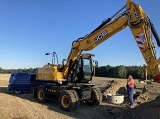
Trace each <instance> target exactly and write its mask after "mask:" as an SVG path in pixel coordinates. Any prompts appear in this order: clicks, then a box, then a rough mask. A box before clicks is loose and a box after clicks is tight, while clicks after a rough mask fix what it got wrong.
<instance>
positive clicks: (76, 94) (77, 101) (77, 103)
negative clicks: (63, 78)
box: [71, 90, 80, 109]
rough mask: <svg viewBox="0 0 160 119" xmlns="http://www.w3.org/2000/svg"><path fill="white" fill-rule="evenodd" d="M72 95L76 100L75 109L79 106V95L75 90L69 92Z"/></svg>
mask: <svg viewBox="0 0 160 119" xmlns="http://www.w3.org/2000/svg"><path fill="white" fill-rule="evenodd" d="M71 91H72V93H73V94H74V96H75V98H76V106H75V109H77V108H78V107H79V106H80V99H79V95H78V93H77V92H76V91H75V90H71Z"/></svg>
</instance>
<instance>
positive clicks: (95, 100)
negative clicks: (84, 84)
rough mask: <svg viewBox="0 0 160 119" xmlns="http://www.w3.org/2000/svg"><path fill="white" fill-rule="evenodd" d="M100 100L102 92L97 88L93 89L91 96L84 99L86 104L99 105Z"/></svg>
mask: <svg viewBox="0 0 160 119" xmlns="http://www.w3.org/2000/svg"><path fill="white" fill-rule="evenodd" d="M101 102H102V93H101V92H100V91H99V90H98V89H93V90H92V92H91V98H90V99H88V100H86V104H87V105H90V106H94V105H99V104H100V103H101Z"/></svg>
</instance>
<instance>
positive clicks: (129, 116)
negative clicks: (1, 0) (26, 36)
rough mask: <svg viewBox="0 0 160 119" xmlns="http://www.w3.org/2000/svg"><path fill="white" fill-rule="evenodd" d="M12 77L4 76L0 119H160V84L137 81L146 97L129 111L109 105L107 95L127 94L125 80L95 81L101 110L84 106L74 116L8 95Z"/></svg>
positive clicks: (0, 85) (29, 98)
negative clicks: (100, 100)
mask: <svg viewBox="0 0 160 119" xmlns="http://www.w3.org/2000/svg"><path fill="white" fill-rule="evenodd" d="M9 76H10V75H7V74H1V75H0V119H160V96H159V95H160V84H159V83H154V82H153V83H149V84H146V83H143V84H139V83H138V81H136V85H137V88H136V90H137V91H140V92H141V93H142V94H140V95H139V96H137V97H136V98H135V102H136V104H135V106H136V107H135V108H134V109H130V108H129V107H128V100H127V98H125V101H124V103H122V104H120V105H115V104H109V103H107V101H106V97H105V96H106V95H107V93H119V94H124V95H125V94H126V90H125V84H126V80H125V79H112V78H100V77H95V78H94V79H93V82H92V83H94V84H96V85H95V87H97V88H100V90H101V91H102V93H103V97H104V98H103V102H102V104H100V105H99V106H93V107H92V106H87V105H85V103H83V102H82V103H81V106H80V107H79V108H78V109H77V110H75V111H73V112H65V111H63V110H61V108H60V106H59V104H58V103H57V102H52V101H48V102H47V103H45V104H41V103H38V102H37V100H36V99H34V98H33V95H32V94H31V93H23V94H18V95H16V94H13V93H10V92H8V91H7V85H8V79H9Z"/></svg>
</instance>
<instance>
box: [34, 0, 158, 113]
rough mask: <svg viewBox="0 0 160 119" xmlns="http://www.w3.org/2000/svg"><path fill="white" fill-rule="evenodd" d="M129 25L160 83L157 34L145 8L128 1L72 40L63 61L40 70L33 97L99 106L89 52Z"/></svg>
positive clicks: (67, 104) (65, 107) (69, 105)
mask: <svg viewBox="0 0 160 119" xmlns="http://www.w3.org/2000/svg"><path fill="white" fill-rule="evenodd" d="M127 26H128V27H129V28H130V30H131V32H132V34H133V37H134V38H135V41H136V43H137V45H138V47H139V49H140V52H141V53H142V56H143V57H144V60H145V62H146V65H147V66H148V68H149V69H150V72H151V74H152V76H153V79H154V80H155V81H157V82H160V73H159V70H158V65H159V64H160V58H158V59H157V58H156V51H155V45H154V41H153V38H154V39H155V40H156V42H157V44H158V46H160V40H159V36H158V33H157V32H156V30H155V27H154V25H153V23H152V22H151V20H150V18H149V16H148V15H147V14H146V13H145V12H144V11H143V9H142V7H141V6H139V5H138V4H136V3H134V2H133V1H132V0H127V2H126V5H125V6H123V7H122V8H121V9H120V10H119V11H117V12H116V13H115V14H114V15H113V16H112V17H110V18H107V19H106V20H104V21H103V22H102V23H101V24H100V25H99V26H98V27H97V28H96V29H94V30H93V31H92V32H91V33H90V34H88V35H85V36H84V37H81V38H78V39H77V40H75V41H73V42H72V46H71V51H70V53H69V56H68V58H67V59H64V60H63V61H62V64H61V65H60V64H47V65H45V66H43V67H42V68H38V69H37V73H36V83H35V84H34V86H33V94H34V97H35V98H37V100H38V101H39V102H43V103H44V102H46V100H54V101H58V102H59V104H60V106H61V108H62V109H63V110H65V111H73V110H75V109H77V108H78V107H79V105H80V101H84V102H85V103H86V104H87V105H91V106H93V105H99V104H100V103H101V101H102V94H101V92H100V91H99V90H98V89H97V88H95V87H94V85H93V84H91V81H92V77H93V75H94V73H93V72H94V67H95V66H96V65H97V61H94V60H92V57H93V56H94V55H93V54H89V53H83V51H89V50H92V49H94V48H95V47H97V46H98V45H100V44H101V43H103V42H104V41H106V40H108V39H109V38H110V37H111V36H113V35H115V34H116V33H118V32H119V31H121V30H123V29H124V28H126V27H127Z"/></svg>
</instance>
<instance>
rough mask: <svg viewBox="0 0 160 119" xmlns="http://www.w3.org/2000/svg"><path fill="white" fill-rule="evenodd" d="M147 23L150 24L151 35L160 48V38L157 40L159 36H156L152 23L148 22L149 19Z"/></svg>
mask: <svg viewBox="0 0 160 119" xmlns="http://www.w3.org/2000/svg"><path fill="white" fill-rule="evenodd" d="M149 22H150V25H151V31H152V33H153V36H154V38H155V39H156V41H157V45H158V46H159V47H160V38H159V35H158V33H157V31H156V29H155V27H154V25H153V23H152V22H151V21H150V19H149Z"/></svg>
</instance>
